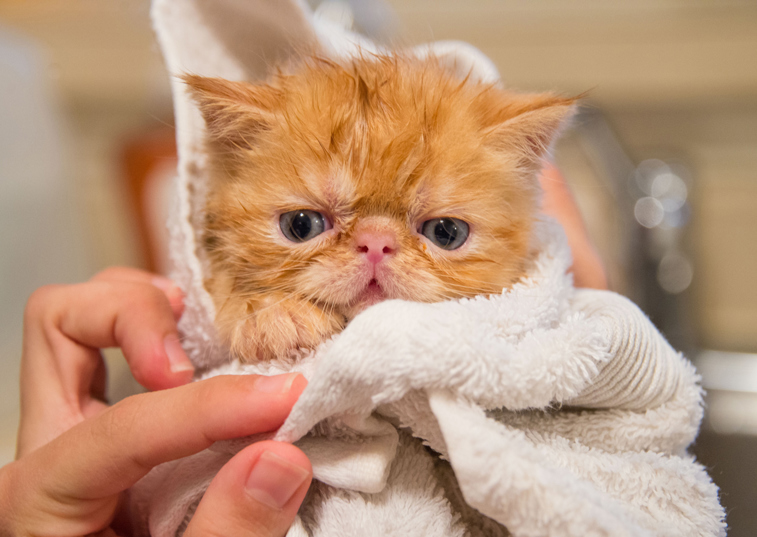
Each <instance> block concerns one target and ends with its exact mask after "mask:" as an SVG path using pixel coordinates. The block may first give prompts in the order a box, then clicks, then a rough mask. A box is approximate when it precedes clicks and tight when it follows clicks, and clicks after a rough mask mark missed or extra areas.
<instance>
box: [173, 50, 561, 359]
mask: <svg viewBox="0 0 757 537" xmlns="http://www.w3.org/2000/svg"><path fill="white" fill-rule="evenodd" d="M185 81H186V83H187V84H188V85H189V87H190V88H191V90H192V92H193V95H194V97H195V99H196V101H197V103H198V105H199V107H200V110H201V111H202V113H203V116H204V117H205V120H206V123H207V127H208V150H209V155H210V159H211V166H212V168H211V174H212V184H211V188H210V193H209V195H208V199H207V205H206V207H205V214H206V220H205V222H206V224H205V226H206V227H205V229H204V233H203V235H204V248H205V249H206V252H207V256H208V259H209V262H210V272H211V275H210V277H209V278H208V279H207V281H206V282H205V285H206V287H207V289H208V291H209V292H210V294H211V295H212V297H213V300H214V301H215V305H216V308H217V317H216V325H217V328H218V331H219V333H220V335H221V336H222V337H223V338H224V340H225V341H226V342H227V343H228V345H229V346H230V348H231V350H232V352H233V354H234V355H235V356H236V357H238V358H240V359H241V360H243V361H252V360H256V359H270V358H272V357H275V356H279V355H282V354H285V353H287V352H288V351H290V350H292V349H296V348H299V347H305V348H312V347H315V346H316V345H318V344H319V343H320V342H321V341H323V340H324V339H325V338H328V337H329V336H331V335H332V334H334V333H336V332H339V331H340V330H341V329H342V328H344V326H345V324H346V323H347V322H348V321H349V320H350V319H352V318H353V317H354V316H355V315H357V314H358V313H359V312H360V311H362V310H363V309H365V308H366V307H368V306H370V305H372V304H375V303H377V302H379V301H382V300H386V299H392V298H399V299H404V300H414V301H421V302H435V301H441V300H445V299H454V298H461V297H471V296H474V295H479V294H492V293H500V292H502V290H503V289H504V288H508V287H510V286H511V285H512V284H513V283H515V282H516V281H517V280H518V279H519V278H520V277H521V276H522V275H523V274H524V271H525V269H526V265H527V262H528V258H529V241H530V234H531V227H532V222H533V220H534V217H535V214H536V212H537V210H538V184H537V180H536V174H537V172H538V170H539V168H540V165H541V159H542V158H543V157H544V153H545V151H546V149H547V147H548V146H549V144H550V143H551V141H552V139H553V137H554V136H555V134H556V132H557V130H558V128H559V126H560V125H561V123H562V122H563V120H564V119H565V118H566V117H568V116H569V115H570V114H571V113H572V111H573V106H574V100H573V99H566V98H562V97H558V96H555V95H553V94H536V95H522V94H516V93H510V92H507V91H504V90H502V89H499V88H497V87H495V86H492V85H487V84H481V83H476V82H471V81H469V80H460V79H459V78H457V77H456V76H455V75H454V74H453V73H452V72H450V71H449V70H447V69H445V68H444V67H443V66H442V65H441V64H440V62H439V61H438V60H437V59H434V58H430V59H423V60H420V59H414V58H410V57H404V56H398V55H387V56H371V57H365V58H358V59H354V60H351V61H349V62H348V63H343V64H342V63H336V62H332V61H329V60H324V59H321V58H311V59H309V60H307V61H306V62H304V63H303V64H302V65H301V66H300V67H299V68H298V69H297V70H296V71H295V72H294V73H293V74H289V75H284V74H279V75H278V76H276V77H275V78H274V79H273V80H272V81H270V83H268V84H261V85H252V84H248V83H243V82H230V81H227V80H222V79H216V78H202V77H198V76H186V77H185Z"/></svg>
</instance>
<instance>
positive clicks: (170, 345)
mask: <svg viewBox="0 0 757 537" xmlns="http://www.w3.org/2000/svg"><path fill="white" fill-rule="evenodd" d="M163 346H164V347H165V349H166V355H167V356H168V363H169V366H170V368H171V371H172V372H174V373H181V372H183V371H194V369H195V368H194V366H193V365H192V362H190V361H189V358H187V355H186V354H184V349H182V348H181V343H179V338H178V337H176V334H169V335H167V336H166V338H165V339H164V340H163Z"/></svg>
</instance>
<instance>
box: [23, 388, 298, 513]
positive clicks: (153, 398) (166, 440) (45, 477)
mask: <svg viewBox="0 0 757 537" xmlns="http://www.w3.org/2000/svg"><path fill="white" fill-rule="evenodd" d="M306 384H307V383H306V381H305V379H304V377H302V375H299V374H288V375H278V376H274V377H262V376H255V375H243V376H225V377H215V378H212V379H208V380H205V381H201V382H196V383H192V384H190V385H187V386H182V387H179V388H175V389H172V390H164V391H160V392H152V393H145V394H140V395H135V396H132V397H129V398H127V399H124V400H123V401H121V402H119V403H118V404H116V405H114V406H113V407H111V408H110V409H108V410H107V411H106V412H104V413H102V414H100V415H99V416H97V417H95V418H92V419H89V420H87V421H85V422H83V423H80V424H79V425H77V426H76V427H74V428H72V429H71V430H69V431H67V432H66V433H65V434H63V435H61V436H59V437H58V438H56V439H55V440H54V441H52V442H51V443H49V444H47V445H45V446H43V447H42V448H40V449H38V450H37V451H35V452H33V453H31V454H29V455H28V456H27V457H24V458H22V459H20V460H18V461H16V463H14V464H16V465H17V468H16V472H15V475H17V476H24V475H25V476H27V479H24V480H20V482H17V483H14V484H13V487H12V488H13V490H14V494H13V497H12V501H13V505H12V506H11V507H13V509H14V510H19V511H22V512H23V513H27V514H30V515H31V514H33V515H34V519H40V520H42V521H43V522H44V524H41V526H43V527H52V528H55V527H56V526H55V525H56V524H60V523H62V522H61V521H62V520H64V519H65V520H70V521H71V524H74V523H75V522H76V521H81V520H95V519H97V520H101V521H105V522H106V523H107V522H108V521H109V518H108V517H109V516H110V517H112V515H113V511H114V510H115V505H114V498H115V497H117V495H118V493H120V492H121V491H123V490H126V489H128V488H129V487H130V486H132V485H133V484H134V483H136V482H137V481H138V480H139V479H141V478H142V477H143V476H144V475H145V474H146V473H147V472H149V471H150V469H152V468H153V467H154V466H157V465H158V464H161V463H163V462H167V461H170V460H175V459H179V458H182V457H186V456H188V455H191V454H194V453H198V452H200V451H202V450H204V449H206V448H208V447H209V446H210V445H211V444H213V443H214V442H216V441H218V440H225V439H230V438H239V437H243V436H248V435H252V434H258V433H263V432H268V431H274V430H275V429H277V428H278V427H280V426H281V424H282V423H283V422H284V420H285V419H286V416H287V415H288V414H289V412H290V410H291V407H292V405H293V404H294V402H295V401H296V399H297V398H298V397H299V394H300V393H301V392H302V390H303V389H304V387H305V385H306ZM29 476H34V478H33V479H28V477H29ZM20 519H22V520H23V519H24V517H21V518H20Z"/></svg>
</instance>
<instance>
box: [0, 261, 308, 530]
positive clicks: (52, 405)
mask: <svg viewBox="0 0 757 537" xmlns="http://www.w3.org/2000/svg"><path fill="white" fill-rule="evenodd" d="M182 307H183V306H182V302H181V293H180V292H179V291H178V289H176V288H175V286H172V284H171V283H170V282H169V281H168V280H164V279H158V280H155V279H154V277H153V276H152V275H150V274H147V273H145V272H142V271H138V270H134V269H110V270H108V271H106V272H104V273H102V274H100V275H98V276H96V277H95V278H94V279H93V280H91V281H89V282H87V283H83V284H78V285H70V286H49V287H44V288H42V289H40V290H38V291H36V292H35V293H34V294H33V295H32V297H31V298H30V300H29V303H28V305H27V309H26V312H25V319H24V353H23V358H22V370H21V399H22V406H21V426H20V429H19V439H18V453H17V460H16V461H15V462H13V463H11V464H9V465H7V466H5V467H3V468H2V469H0V535H35V536H44V535H55V536H69V535H70V536H81V535H89V534H100V535H116V533H115V530H117V531H118V532H119V533H118V534H120V535H125V534H128V525H127V524H125V523H124V520H125V519H126V517H122V519H121V520H115V517H116V515H117V514H119V509H118V508H119V501H120V500H121V498H122V497H123V495H122V492H123V491H125V490H127V489H128V488H129V487H130V486H131V485H133V484H134V483H136V482H137V481H138V480H139V479H140V478H141V477H142V476H144V475H145V474H146V473H147V472H148V471H149V470H150V469H151V468H152V467H154V466H156V465H158V464H160V463H163V462H166V461H170V460H174V459H178V458H181V457H185V456H187V455H191V454H193V453H197V452H199V451H202V450H204V449H206V448H208V447H209V446H210V445H211V444H212V443H213V442H214V441H217V440H224V439H229V438H238V437H242V436H247V435H250V434H256V433H261V432H267V431H273V430H275V429H277V428H278V427H279V426H280V425H281V424H282V423H283V421H284V419H285V418H286V416H287V415H288V414H289V411H290V410H291V407H292V405H293V404H294V402H295V401H296V399H297V397H298V396H299V394H300V393H301V392H302V390H303V389H304V387H305V385H306V381H305V379H304V378H303V377H302V376H301V375H299V374H290V375H279V376H275V377H261V376H257V375H250V376H233V377H216V378H213V379H209V380H205V381H201V382H196V383H192V384H189V385H186V386H182V385H183V384H186V383H187V382H189V381H190V380H191V377H192V369H191V365H190V364H189V360H188V359H187V357H186V356H185V355H184V352H183V351H182V350H181V347H180V346H179V345H178V340H177V339H176V337H177V331H176V319H177V318H178V317H179V316H180V314H181V310H182ZM110 346H119V347H121V348H122V350H123V352H124V355H125V356H126V359H127V360H128V361H129V365H130V367H131V369H132V371H133V372H134V374H135V377H136V378H137V379H138V380H140V382H142V384H144V385H145V386H146V387H148V388H150V389H158V390H160V389H162V388H170V389H164V390H161V391H155V392H152V393H145V394H140V395H135V396H132V397H129V398H127V399H125V400H123V401H121V402H119V403H117V404H115V405H113V406H111V407H108V406H107V405H106V404H105V403H104V402H103V401H102V398H103V391H104V384H105V382H104V368H103V364H102V359H101V358H100V355H99V350H98V349H100V348H103V347H110ZM166 349H168V352H166ZM169 355H171V357H172V358H173V360H171V358H170V357H169ZM172 363H173V364H174V370H173V371H172V369H171V365H172ZM177 365H178V367H176V366H177ZM176 386H178V387H176ZM311 478H312V469H311V467H310V462H309V461H308V459H307V457H306V456H305V454H304V453H302V452H301V451H300V450H299V449H297V448H296V447H294V446H292V445H289V444H285V443H280V442H273V441H265V442H258V443H256V444H253V445H251V446H249V447H247V448H246V449H244V450H242V451H241V452H240V453H238V454H237V455H236V456H235V457H233V458H232V459H231V460H230V461H229V462H228V463H227V464H226V465H225V466H224V467H223V468H222V470H221V471H220V472H219V473H218V475H217V476H216V477H215V479H214V480H213V482H212V483H211V485H210V487H209V488H208V490H207V493H206V494H205V496H204V497H203V499H202V501H201V502H200V505H199V507H198V509H197V512H196V514H195V516H194V518H193V519H192V521H191V523H190V524H189V527H188V529H187V532H186V535H188V536H193V535H202V536H206V535H223V536H233V535H241V534H244V535H253V536H261V537H262V536H266V537H267V536H280V535H284V534H285V533H286V531H287V529H288V528H289V526H290V525H291V523H292V521H293V520H294V516H295V514H296V512H297V509H298V508H299V505H300V503H301V502H302V499H303V498H304V496H305V493H306V492H307V489H308V487H309V485H310V481H311Z"/></svg>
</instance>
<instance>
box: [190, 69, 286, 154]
mask: <svg viewBox="0 0 757 537" xmlns="http://www.w3.org/2000/svg"><path fill="white" fill-rule="evenodd" d="M181 79H182V80H183V81H184V82H185V83H186V84H187V86H189V89H190V93H191V94H192V97H193V98H194V100H195V102H196V103H197V105H198V107H199V109H200V112H202V116H203V117H204V118H205V124H206V126H207V129H208V135H209V137H210V140H212V141H213V142H216V143H220V144H221V145H222V146H232V147H233V148H237V149H239V148H250V147H252V146H253V145H254V143H255V139H256V137H257V136H259V135H260V134H261V133H262V132H264V131H266V130H268V129H269V128H270V125H271V123H272V122H273V120H274V111H275V110H276V109H277V108H278V107H279V106H280V100H281V98H280V94H279V92H278V91H277V90H276V89H275V88H272V87H271V86H265V85H258V86H256V85H253V84H249V83H246V82H234V81H231V80H225V79H222V78H209V77H202V76H197V75H184V76H182V77H181Z"/></svg>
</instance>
